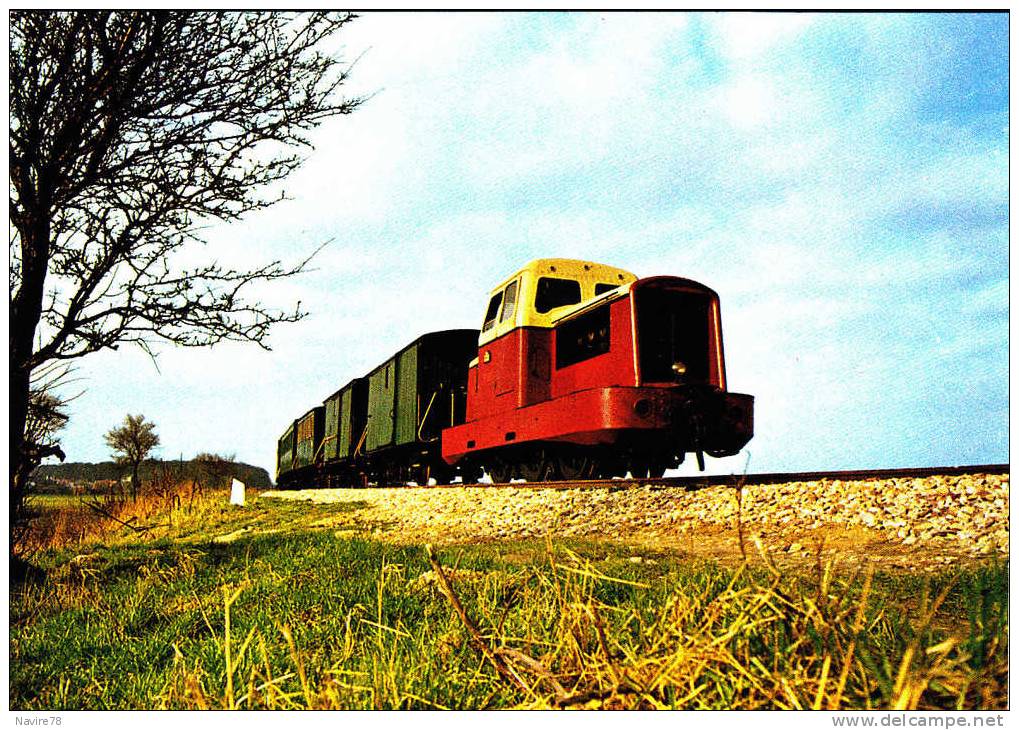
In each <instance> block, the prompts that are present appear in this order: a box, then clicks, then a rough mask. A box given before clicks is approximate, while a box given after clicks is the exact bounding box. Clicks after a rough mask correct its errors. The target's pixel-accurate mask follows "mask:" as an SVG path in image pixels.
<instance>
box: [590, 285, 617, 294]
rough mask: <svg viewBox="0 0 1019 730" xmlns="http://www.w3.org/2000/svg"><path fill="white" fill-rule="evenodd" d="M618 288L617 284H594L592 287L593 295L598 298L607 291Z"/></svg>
mask: <svg viewBox="0 0 1019 730" xmlns="http://www.w3.org/2000/svg"><path fill="white" fill-rule="evenodd" d="M618 288H619V284H595V285H594V295H595V296H598V295H599V294H604V293H605V292H607V291H612V290H613V289H618Z"/></svg>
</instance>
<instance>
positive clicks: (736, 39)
mask: <svg viewBox="0 0 1019 730" xmlns="http://www.w3.org/2000/svg"><path fill="white" fill-rule="evenodd" d="M706 17H708V18H709V19H710V22H711V24H712V25H713V27H714V31H715V33H716V34H717V38H718V41H719V50H720V52H721V53H722V54H723V55H724V56H725V58H726V59H728V60H729V61H732V62H747V61H751V60H753V59H755V58H758V57H760V56H763V55H765V54H766V53H768V52H769V51H771V50H773V49H775V48H776V47H780V46H782V45H785V44H789V43H791V42H792V41H794V40H795V39H796V38H797V37H798V36H800V35H801V34H802V33H804V32H805V31H806V30H807V29H808V28H809V27H810V26H811V24H813V23H814V21H815V20H816V19H817V16H815V15H810V14H806V13H772V12H759V13H749V12H748V13H734V12H727V13H713V14H711V15H708V16H706Z"/></svg>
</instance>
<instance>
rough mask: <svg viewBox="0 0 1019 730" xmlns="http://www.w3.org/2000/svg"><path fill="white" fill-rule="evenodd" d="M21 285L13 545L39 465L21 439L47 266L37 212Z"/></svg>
mask: <svg viewBox="0 0 1019 730" xmlns="http://www.w3.org/2000/svg"><path fill="white" fill-rule="evenodd" d="M18 234H19V236H20V238H21V286H20V287H19V288H18V292H17V294H16V295H15V296H14V298H13V299H12V300H11V309H10V334H9V338H10V340H9V347H10V352H9V358H10V361H9V365H10V381H9V382H10V429H11V433H10V452H9V454H10V490H11V494H10V500H11V512H10V521H11V523H10V525H9V528H10V542H11V550H12V552H13V551H14V549H15V545H14V544H13V543H14V537H15V533H16V532H17V530H16V529H15V527H16V526H17V525H19V524H20V522H21V521H22V520H23V519H24V517H25V514H24V508H25V497H26V496H28V495H27V490H28V483H27V482H28V476H29V475H30V474H31V473H32V471H33V470H34V469H35V467H36V466H37V465H36V464H33V463H32V457H31V455H30V454H29V453H28V450H27V449H26V444H25V426H26V424H27V422H28V405H29V394H30V390H31V385H32V355H33V344H34V341H35V331H36V328H37V327H38V326H39V319H40V317H41V316H42V300H43V291H44V288H45V283H46V271H47V268H48V266H49V251H50V225H49V217H48V215H44V214H37V215H35V216H33V217H32V219H31V220H30V221H29V222H28V223H27V224H26V223H24V222H23V221H22V225H21V226H19V230H18Z"/></svg>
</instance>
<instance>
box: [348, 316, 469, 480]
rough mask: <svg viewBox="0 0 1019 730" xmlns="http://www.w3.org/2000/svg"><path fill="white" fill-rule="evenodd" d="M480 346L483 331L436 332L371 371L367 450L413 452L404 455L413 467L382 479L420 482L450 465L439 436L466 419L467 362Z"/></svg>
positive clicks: (368, 388) (421, 338) (409, 466)
mask: <svg viewBox="0 0 1019 730" xmlns="http://www.w3.org/2000/svg"><path fill="white" fill-rule="evenodd" d="M477 351H478V331H477V330H446V331H443V332H432V333H429V334H426V335H423V336H421V337H419V338H418V339H416V340H414V342H412V343H411V344H409V345H407V347H405V348H403V349H402V350H400V352H398V353H397V354H396V355H394V356H393V357H392V358H390V359H389V360H387V361H386V362H384V363H383V364H382V365H380V366H379V367H377V368H375V370H373V371H372V372H371V373H369V374H368V377H367V378H366V379H367V381H368V387H367V391H368V392H367V396H368V398H367V419H368V421H367V429H368V430H367V434H366V438H365V444H364V451H365V452H366V453H367V454H368V455H369V456H371V455H375V454H380V453H382V452H385V453H387V454H389V453H391V450H393V449H400V450H403V451H406V452H407V454H408V455H409V456H410V457H411V458H409V459H406V460H401V461H403V462H405V463H406V464H408V468H407V469H405V470H402V471H401V473H400V474H395V473H394V474H379V475H378V476H379V477H380V478H382V479H386V480H395V481H402V480H403V478H404V477H408V478H409V479H413V480H417V481H419V482H420V480H421V479H426V478H427V477H428V476H429V474H431V473H432V472H434V471H435V470H438V469H441V468H442V467H443V466H444V465H445V462H443V461H442V458H441V455H440V451H441V450H440V448H439V435H440V433H441V431H442V429H444V428H449V427H450V426H454V425H457V424H459V423H463V421H464V418H465V414H466V386H467V366H468V364H469V363H470V361H471V359H472V358H474V357H475V356H476V355H477ZM415 457H420V458H415ZM369 461H371V460H370V459H369ZM404 472H405V473H404Z"/></svg>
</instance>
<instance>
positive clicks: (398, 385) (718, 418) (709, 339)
mask: <svg viewBox="0 0 1019 730" xmlns="http://www.w3.org/2000/svg"><path fill="white" fill-rule="evenodd" d="M753 432H754V398H753V396H751V395H747V394H743V393H733V392H730V391H729V390H728V388H727V382H726V375H725V356H724V352H723V348H722V317H721V308H720V302H719V297H718V294H717V293H716V292H714V291H713V290H712V289H710V288H708V287H707V286H705V285H703V284H700V283H698V282H696V281H692V280H690V279H685V278H680V277H676V276H652V277H646V278H640V279H639V278H638V277H637V276H635V275H634V274H632V273H630V272H628V271H624V270H623V269H619V268H616V267H614V266H609V265H605V264H599V263H595V262H591V261H579V260H574V259H564V258H544V259H537V260H534V261H531V262H529V263H528V264H527V265H525V266H524V267H523V268H521V269H520V270H518V271H516V272H515V273H513V274H512V275H510V276H509V277H507V278H506V279H504V280H503V281H501V282H499V284H498V285H497V286H495V287H494V288H493V289H492V290H491V292H490V294H489V298H488V305H487V307H486V308H485V315H484V318H483V319H482V323H481V329H480V330H475V329H452V330H444V331H440V332H430V333H427V334H424V335H421V336H420V337H418V338H417V339H415V340H414V341H413V342H411V343H410V344H408V345H407V346H405V347H404V348H403V349H401V350H400V351H399V352H397V353H396V354H394V355H393V356H392V357H390V358H389V359H387V360H386V361H385V362H383V363H382V364H380V365H379V366H378V367H376V368H375V369H373V370H372V371H371V372H369V373H367V374H366V375H364V376H362V377H356V378H353V379H352V380H350V381H349V382H348V383H347V384H346V385H344V386H343V387H341V388H339V389H338V390H336V391H335V392H333V393H332V395H330V396H328V397H327V398H326V399H325V400H324V401H323V402H322V403H320V404H317V405H315V406H314V407H312V408H311V409H310V410H308V411H307V412H306V413H304V414H303V415H301V416H300V417H298V418H297V419H295V420H294V421H292V422H290V423H288V424H287V427H286V430H285V431H284V432H283V435H282V436H280V438H279V439H278V441H277V451H276V483H277V485H278V486H279V487H280V488H297V487H312V486H323V487H363V486H396V485H408V484H417V485H421V486H424V485H428V484H447V483H454V482H457V483H465V484H471V483H476V482H478V481H479V480H481V479H483V478H484V474H486V473H487V474H488V476H489V477H490V478H491V481H492V482H495V483H507V482H510V481H512V480H517V479H523V480H526V481H529V482H546V481H572V480H587V479H608V478H612V477H626V476H627V475H629V476H630V477H631V478H658V477H661V476H662V475H663V474H664V472H665V471H666V469H669V468H674V467H677V466H679V465H680V464H681V463H683V461H684V460H685V458H686V456H687V454H691V453H692V454H695V455H696V458H697V462H698V466H699V468H700V469H701V470H702V471H703V470H704V468H705V455H707V456H711V457H713V458H721V457H725V456H732V455H734V454H737V453H739V451H740V450H741V449H742V448H743V447H744V446H745V445H746V444H747V443H748V442H749V441H750V439H751V438H752V437H753Z"/></svg>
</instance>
